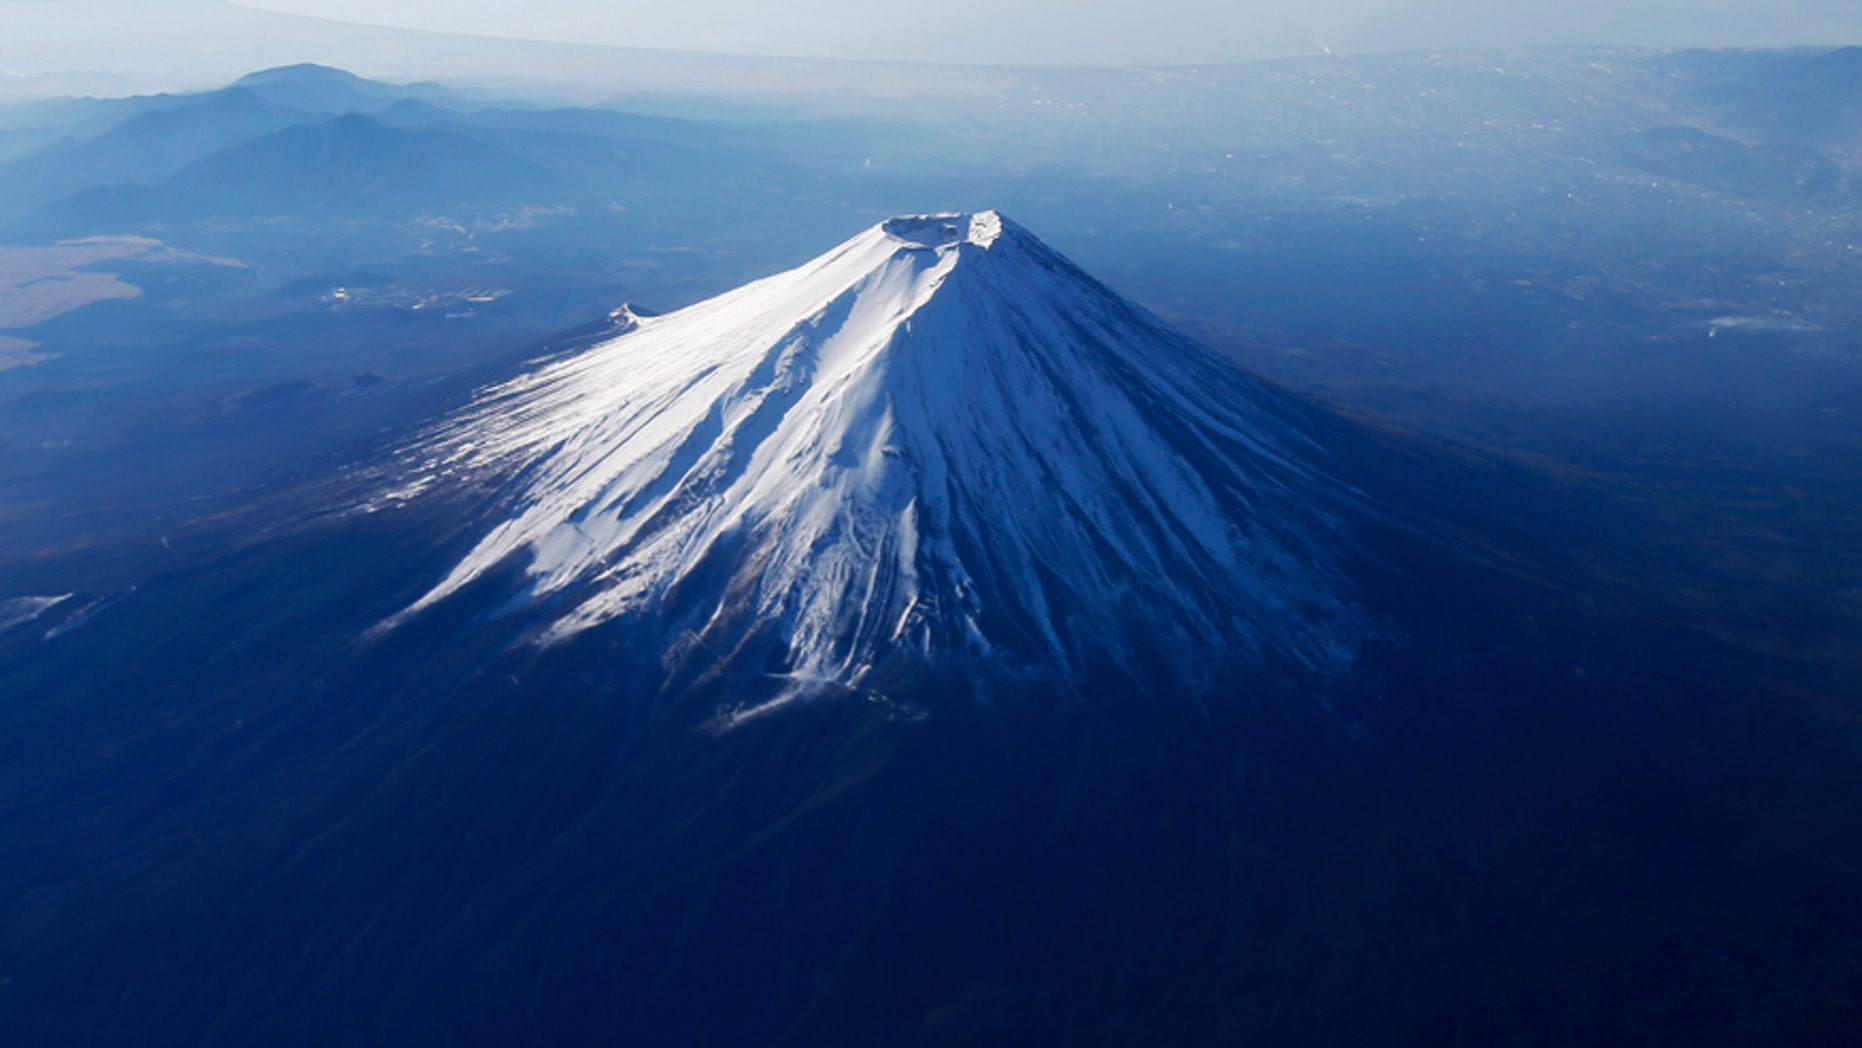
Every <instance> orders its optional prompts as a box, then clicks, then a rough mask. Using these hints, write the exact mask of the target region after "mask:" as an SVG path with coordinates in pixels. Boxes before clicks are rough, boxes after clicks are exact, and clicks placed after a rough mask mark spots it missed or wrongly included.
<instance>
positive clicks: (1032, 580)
mask: <svg viewBox="0 0 1862 1048" xmlns="http://www.w3.org/2000/svg"><path fill="white" fill-rule="evenodd" d="M543 352H544V355H543V356H535V355H534V354H532V355H531V357H530V358H529V359H528V361H527V362H524V363H513V364H512V365H511V366H510V367H509V368H508V369H507V370H504V371H502V372H500V375H499V380H497V381H495V382H493V384H491V385H489V386H486V387H484V388H483V389H481V390H478V391H477V392H476V393H474V392H472V391H470V390H461V391H460V392H459V393H458V394H457V396H456V398H455V399H454V400H452V401H451V403H452V405H454V406H453V408H452V409H451V410H446V409H443V408H441V409H432V410H430V411H425V412H423V414H422V416H421V418H419V419H413V420H409V421H408V422H407V424H406V426H405V427H404V428H403V429H401V430H399V431H397V432H398V434H399V436H398V437H397V438H396V439H394V440H388V439H387V438H384V444H385V445H386V446H384V447H382V448H380V449H379V453H378V454H376V455H375V457H374V458H372V459H371V460H370V461H368V462H366V463H361V464H358V465H354V466H352V467H351V468H349V469H345V470H339V471H334V472H333V473H332V475H329V476H322V477H317V478H313V479H312V480H309V481H304V482H300V483H295V484H294V485H293V486H289V487H281V488H280V489H278V490H275V491H271V492H268V493H266V494H265V496H264V497H263V498H260V499H257V500H256V501H255V502H254V503H253V504H252V505H250V506H249V507H246V508H245V509H243V510H241V511H240V512H238V513H232V514H225V515H219V514H216V515H215V516H214V517H212V518H210V519H205V520H200V521H195V522H191V523H188V522H182V521H175V522H173V525H174V526H173V527H172V529H170V528H169V527H168V524H166V523H165V524H164V528H165V529H166V530H164V532H163V533H162V534H160V535H149V536H146V539H145V541H143V542H142V543H141V544H140V545H131V546H126V547H125V548H122V549H109V550H95V551H84V550H80V551H76V552H66V553H64V554H61V555H59V556H53V555H51V554H49V553H48V554H47V555H45V556H43V557H40V558H38V559H36V560H35V561H34V562H33V563H32V564H30V565H28V566H26V567H24V568H17V567H15V568H14V569H13V570H14V571H15V572H16V574H9V575H8V576H7V577H5V578H4V579H0V697H4V701H0V1044H4V1045H8V1046H11V1045H20V1046H32V1048H40V1046H46V1048H51V1046H57V1048H71V1046H82V1048H90V1046H97V1048H103V1046H111V1048H114V1046H118V1045H141V1046H153V1048H171V1046H172V1048H181V1046H189V1048H199V1046H208V1048H244V1046H247V1045H257V1044H263V1045H268V1046H273V1045H277V1046H297V1045H302V1046H306V1048H308V1046H313V1045H316V1046H321V1045H330V1044H355V1045H397V1046H398V1045H448V1046H457V1045H486V1046H493V1045H498V1046H502V1045H511V1044H548V1045H609V1044H628V1045H642V1046H654V1045H665V1046H681V1048H683V1046H713V1045H716V1046H736V1045H786V1044H795V1045H801V1044H807V1045H824V1046H840V1045H846V1046H866V1045H876V1044H879V1045H939V1044H948V1045H995V1044H1000V1045H1028V1044H1070V1045H1072V1044H1078V1045H1107V1046H1112V1045H1129V1044H1147V1045H1170V1046H1184V1048H1192V1046H1194V1048H1200V1046H1206V1045H1228V1044H1254V1043H1259V1044H1287V1045H1326V1044H1352V1045H1411V1044H1431V1045H1438V1044H1439V1045H1467V1046H1476V1045H1489V1044H1496V1043H1517V1044H1577V1043H1583V1044H1648V1043H1670V1044H1721V1045H1732V1044H1739V1045H1746V1044H1781V1045H1782V1044H1791V1045H1799V1044H1832V1045H1834V1044H1848V1043H1850V1042H1851V1041H1853V1037H1848V1036H1845V1034H1847V1033H1849V1032H1851V1031H1853V1030H1854V1029H1855V1028H1856V1027H1857V1025H1858V1023H1857V1020H1856V1016H1857V1014H1858V1013H1857V1011H1856V1010H1855V1004H1854V1002H1855V1001H1856V1000H1858V999H1862V997H1858V996H1857V994H1856V992H1855V987H1856V985H1857V982H1856V975H1855V972H1856V965H1857V962H1856V946H1855V944H1856V943H1858V942H1862V893H1857V892H1856V890H1855V877H1856V874H1855V870H1856V869H1858V868H1862V854H1858V851H1857V845H1856V844H1855V842H1858V841H1862V815H1859V814H1858V813H1862V803H1858V798H1862V776H1858V774H1857V771H1856V769H1857V768H1862V760H1858V759H1857V758H1856V753H1857V749H1856V746H1855V740H1854V737H1853V732H1854V727H1853V724H1838V723H1835V721H1834V718H1832V717H1831V716H1830V715H1829V713H1828V711H1829V710H1833V709H1847V708H1848V707H1845V706H1841V705H1840V704H1839V701H1838V700H1839V698H1840V694H1841V685H1843V684H1844V683H1846V682H1847V681H1848V680H1849V678H1838V677H1830V678H1828V679H1822V678H1819V677H1817V676H1816V675H1814V674H1811V673H1809V672H1805V671H1802V669H1801V667H1793V666H1791V665H1789V664H1787V663H1785V662H1783V661H1782V660H1780V659H1778V658H1776V657H1773V656H1771V655H1769V654H1764V653H1754V652H1752V651H1747V650H1744V649H1740V648H1738V647H1736V646H1734V645H1732V644H1729V643H1726V642H1723V641H1720V640H1716V639H1713V638H1711V637H1708V636H1704V635H1702V634H1700V633H1697V632H1694V631H1691V630H1688V629H1686V628H1683V627H1681V626H1677V625H1674V624H1673V623H1672V622H1668V621H1664V620H1663V618H1662V616H1661V614H1660V613H1659V612H1658V611H1651V610H1650V609H1651V608H1652V607H1654V608H1660V607H1665V606H1666V605H1655V604H1647V603H1639V602H1638V592H1637V589H1638V587H1645V588H1646V587H1650V586H1651V583H1649V582H1647V581H1639V579H1641V578H1642V577H1641V576H1638V575H1637V573H1636V570H1634V569H1635V566H1634V565H1631V566H1629V567H1628V568H1625V567H1624V566H1623V565H1622V564H1621V563H1620V562H1616V561H1610V560H1608V559H1606V558H1605V557H1604V554H1605V553H1607V552H1608V550H1607V548H1606V549H1604V550H1603V551H1602V552H1599V551H1598V550H1597V549H1595V548H1585V547H1583V546H1581V545H1580V544H1579V542H1578V539H1577V538H1575V537H1574V536H1582V535H1585V534H1596V533H1599V532H1606V531H1608V530H1609V529H1610V528H1612V527H1615V526H1618V525H1619V522H1618V521H1617V520H1615V519H1614V518H1611V517H1609V516H1608V514H1607V513H1606V512H1605V511H1604V510H1602V509H1600V508H1599V506H1601V505H1604V504H1603V503H1587V502H1585V501H1584V500H1582V499H1579V498H1576V497H1574V496H1571V495H1570V494H1569V488H1560V487H1554V486H1552V485H1551V484H1549V483H1548V482H1545V481H1544V480H1543V479H1542V478H1537V477H1535V476H1533V475H1530V474H1528V473H1526V472H1525V471H1524V470H1522V469H1519V468H1516V467H1508V468H1502V467H1498V466H1496V465H1494V464H1493V463H1492V462H1491V461H1489V460H1483V459H1481V458H1479V457H1477V456H1473V455H1467V454H1461V453H1458V452H1457V453H1450V452H1445V451H1444V449H1442V448H1440V447H1439V446H1436V445H1430V444H1425V443H1422V442H1420V441H1416V440H1414V439H1413V438H1408V437H1405V436H1403V435H1401V434H1393V433H1390V432H1387V431H1383V430H1379V429H1376V428H1374V427H1372V426H1368V425H1365V424H1363V423H1362V422H1360V421H1355V420H1351V419H1347V418H1344V417H1341V416H1340V415H1337V414H1335V413H1333V412H1331V411H1328V410H1326V409H1325V408H1323V407H1320V406H1316V405H1313V404H1310V403H1306V402H1304V401H1302V400H1301V399H1300V398H1299V397H1297V396H1295V395H1293V394H1291V393H1288V392H1286V391H1283V390H1281V389H1279V388H1277V387H1275V386H1273V385H1272V384H1270V383H1268V382H1265V381H1262V380H1259V379H1256V378H1254V377H1251V376H1250V375H1248V374H1247V373H1245V372H1243V371H1241V370H1239V369H1237V368H1235V367H1234V366H1232V365H1230V364H1228V363H1226V362H1224V361H1223V360H1221V359H1219V358H1218V357H1216V356H1215V355H1213V354H1212V353H1210V352H1209V351H1207V350H1205V349H1202V348H1200V347H1198V346H1197V345H1195V344H1193V343H1192V342H1190V341H1189V340H1187V339H1185V338H1184V337H1182V336H1180V335H1178V334H1176V333H1174V332H1172V331H1171V330H1170V329H1169V327H1167V326H1166V325H1165V324H1163V323H1161V322H1160V321H1159V320H1158V319H1157V318H1156V317H1154V316H1152V315H1151V314H1149V313H1147V312H1145V311H1144V310H1143V309H1141V308H1139V307H1137V306H1135V305H1133V304H1131V303H1128V302H1126V301H1124V300H1122V299H1121V298H1120V297H1119V296H1118V295H1116V294H1114V293H1113V292H1111V291H1110V290H1108V289H1107V288H1106V287H1105V286H1104V285H1102V284H1100V283H1098V282H1097V281H1095V280H1093V279H1092V278H1090V277H1088V276H1086V275H1085V274H1083V273H1082V272H1081V271H1080V270H1079V269H1077V268H1076V267H1074V266H1073V265H1072V264H1070V263H1069V262H1067V261H1066V260H1065V259H1064V258H1062V257H1061V256H1060V255H1058V254H1057V253H1055V252H1054V251H1052V250H1050V249H1049V248H1048V247H1046V246H1044V245H1043V244H1042V243H1041V242H1040V241H1039V240H1037V239H1036V238H1035V237H1034V236H1033V235H1031V234H1030V233H1028V232H1027V231H1025V230H1023V229H1021V228H1020V227H1018V226H1016V225H1015V224H1014V223H1012V222H1010V221H1008V220H1007V219H1005V218H1003V217H1001V216H1000V215H997V214H995V213H993V212H980V213H975V214H955V213H952V214H937V215H920V216H907V217H902V218H896V219H893V220H891V221H887V222H884V223H882V224H880V225H878V226H876V227H874V228H872V229H869V230H867V231H866V232H864V233H861V234H859V235H858V236H855V237H854V238H852V239H851V240H848V241H847V242H845V243H844V244H842V245H841V246H839V247H837V248H835V249H834V250H832V251H830V252H828V253H827V254H825V255H823V256H821V257H820V258H818V259H816V260H815V261H813V262H810V263H808V264H806V265H803V266H801V267H800V268H798V269H795V270H792V271H790V272H787V273H782V274H779V275H776V276H773V277H770V278H768V279H766V280H763V281H759V282H757V283H754V284H750V285H748V286H746V287H743V288H741V289H739V290H737V291H733V292H730V293H728V294H725V295H722V296H720V297H717V298H714V299H711V300H708V301H704V302H700V303H698V304H696V305H693V306H690V307H688V308H686V309H682V310H679V311H677V312H672V313H667V314H664V315H657V316H655V315H647V314H646V313H645V312H644V311H640V310H633V309H621V310H617V311H616V312H615V313H614V315H613V316H612V317H611V318H609V319H608V320H607V321H605V322H602V323H600V324H598V325H596V326H594V327H592V328H591V329H589V330H586V331H583V332H580V333H572V334H568V335H565V336H564V337H563V339H561V340H558V341H556V342H554V343H552V344H551V345H550V346H548V347H546V348H545V349H544V351H543ZM513 360H514V361H515V360H516V358H515V357H513ZM1567 525H1571V526H1567ZM171 539H172V541H171ZM1592 562H1594V563H1596V564H1600V565H1602V567H1601V568H1592V567H1591V566H1590V564H1591V563H1592ZM1656 578H1657V579H1658V583H1657V584H1659V579H1660V576H1656ZM1832 682H1833V683H1832ZM1818 689H1821V690H1818ZM1851 693H1853V689H1851ZM1805 696H1811V697H1812V698H1813V699H1816V700H1817V701H1811V700H1808V699H1806V698H1804V697H1805ZM1825 699H1827V702H1825V701H1824V700H1825ZM1819 703H1822V704H1819ZM1845 732H1847V733H1849V734H1845ZM1703 987H1704V988H1708V989H1710V990H1713V991H1714V992H1713V993H1711V994H1707V993H1705V991H1703V989H1702V988H1703ZM1722 991H1723V992H1722ZM1704 994H1705V995H1706V996H1713V997H1714V998H1715V1004H1714V1005H1713V1006H1711V1007H1705V1006H1702V1004H1701V1000H1702V999H1703V995H1704ZM1845 1009H1847V1010H1845ZM1826 1035H1827V1036H1826Z"/></svg>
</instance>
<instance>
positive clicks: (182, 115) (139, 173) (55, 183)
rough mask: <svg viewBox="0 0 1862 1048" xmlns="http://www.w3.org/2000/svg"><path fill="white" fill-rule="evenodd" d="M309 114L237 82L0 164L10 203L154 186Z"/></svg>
mask: <svg viewBox="0 0 1862 1048" xmlns="http://www.w3.org/2000/svg"><path fill="white" fill-rule="evenodd" d="M310 119H311V114H310V113H309V112H307V111H305V110H301V109H291V108H286V107H284V106H279V105H276V104H274V103H272V102H269V101H267V100H265V99H264V98H261V97H260V96H258V95H256V94H253V93H252V92H249V91H245V90H243V89H239V88H229V89H227V90H224V91H215V92H213V93H211V94H208V95H205V96H202V97H201V98H199V99H198V100H194V101H190V102H189V103H188V104H186V105H182V106H177V107H175V108H164V109H152V110H149V111H146V112H142V113H138V114H136V115H134V116H131V117H129V118H128V119H126V120H124V121H123V122H122V123H120V124H117V125H116V126H115V127H113V128H111V129H110V130H108V131H105V132H103V133H102V134H99V135H97V136H95V137H93V138H88V139H82V140H79V141H75V142H71V141H67V142H61V143H58V144H56V145H53V146H49V147H46V148H43V149H40V150H37V151H35V152H34V153H31V154H29V155H27V156H24V157H20V158H18V159H16V160H14V161H12V162H10V163H8V164H6V165H4V167H0V185H4V186H6V187H7V195H8V203H9V205H11V206H12V207H13V208H15V209H23V208H26V207H28V206H30V205H33V204H39V203H43V202H45V201H47V200H50V199H54V198H56V197H60V196H66V195H68V194H71V193H74V192H77V191H79V190H84V189H89V188H91V187H94V186H115V185H122V184H125V183H137V184H141V185H154V184H156V183H158V182H161V181H163V180H165V179H167V178H170V177H172V176H173V175H175V174H176V173H177V172H179V171H181V170H182V169H184V168H186V167H187V166H188V165H190V164H193V163H195V162H197V161H200V160H202V159H204V158H206V157H208V156H211V155H213V154H214V153H217V152H219V151H221V150H223V149H228V148H231V147H233V146H236V145H238V144H240V143H242V142H245V141H247V140H249V139H253V138H258V137H261V136H264V135H269V134H273V133H275V132H278V131H281V130H283V129H284V128H287V127H289V126H291V125H293V124H297V123H301V122H304V121H308V120H310Z"/></svg>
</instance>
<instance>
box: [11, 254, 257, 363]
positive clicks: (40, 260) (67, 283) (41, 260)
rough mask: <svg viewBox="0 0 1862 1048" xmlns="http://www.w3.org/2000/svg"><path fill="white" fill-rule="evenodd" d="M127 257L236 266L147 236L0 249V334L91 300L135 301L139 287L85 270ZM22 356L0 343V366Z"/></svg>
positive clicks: (139, 259) (83, 304)
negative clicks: (179, 248)
mask: <svg viewBox="0 0 1862 1048" xmlns="http://www.w3.org/2000/svg"><path fill="white" fill-rule="evenodd" d="M129 259H133V260H135V261H138V262H207V263H212V264H215V265H238V264H239V263H237V262H228V261H226V260H223V259H212V258H207V257H205V256H201V255H190V254H186V253H184V252H180V251H175V250H174V249H172V248H170V247H168V246H167V245H166V244H163V243H162V242H161V241H159V240H150V239H148V238H146V237H91V238H87V239H84V240H68V241H65V242H63V243H58V244H53V245H50V246H48V247H8V246H0V330H4V329H7V328H26V327H31V326H32V325H34V324H38V323H42V322H44V321H47V320H50V319H52V318H53V317H56V316H61V315H63V314H65V313H69V312H71V311H72V310H74V309H77V308H79V307H82V306H88V305H90V304H91V303H93V302H103V301H106V300H108V299H119V298H136V297H137V296H139V295H141V294H142V289H141V288H139V287H137V286H136V285H134V284H131V283H128V282H127V281H124V280H123V279H122V278H120V277H118V276H116V275H115V274H113V273H106V272H94V271H91V270H90V269H89V268H88V267H92V266H96V265H99V264H100V263H105V262H113V261H118V260H129ZM15 341H16V340H15ZM22 352H24V351H23V350H20V349H19V348H18V346H11V347H10V348H9V346H8V345H6V344H0V368H5V367H11V366H18V365H19V364H20V363H30V361H20V360H17V359H14V358H15V357H16V356H17V355H18V354H19V353H22ZM8 361H11V363H8Z"/></svg>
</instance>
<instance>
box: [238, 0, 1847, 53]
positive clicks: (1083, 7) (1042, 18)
mask: <svg viewBox="0 0 1862 1048" xmlns="http://www.w3.org/2000/svg"><path fill="white" fill-rule="evenodd" d="M239 2H241V3H243V4H245V5H246V6H249V7H260V8H265V9H269V10H274V11H281V12H289V13H292V14H300V15H315V16H321V17H327V18H337V19H345V20H353V21H357V22H365V23H370V24H375V25H387V26H397V27H402V28H416V29H435V30H450V31H456V32H465V33H474V34H488V35H496V36H509V37H520V38H528V39H538V40H563V41H577V42H585V43H606V44H623V45H631V46H636V47H653V48H671V49H680V50H700V51H724V52H734V53H743V54H770V55H800V56H807V57H816V58H855V59H885V60H912V59H918V60H928V61H942V62H988V63H1005V64H1054V63H1093V64H1115V65H1117V64H1130V63H1142V64H1161V63H1193V62H1215V61H1240V60H1248V59H1254V58H1264V57H1272V56H1277V55H1285V54H1297V53H1310V52H1313V51H1318V50H1323V49H1325V48H1327V47H1331V48H1337V49H1341V50H1346V49H1348V50H1388V49H1410V48H1440V47H1467V46H1481V47H1493V46H1501V47H1505V46H1513V45H1533V44H1637V45H1653V46H1695V45H1705V46H1742V45H1749V46H1771V45H1781V44H1799V43H1803V44H1848V43H1862V0H1304V2H1302V3H1297V4H1293V3H1286V2H1284V0H1275V2H1264V0H1145V2H1137V0H1096V2H1094V0H1088V2H1080V0H908V2H901V0H788V2H783V3H769V2H754V0H676V2H671V0H646V2H641V0H521V2H511V0H239Z"/></svg>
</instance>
